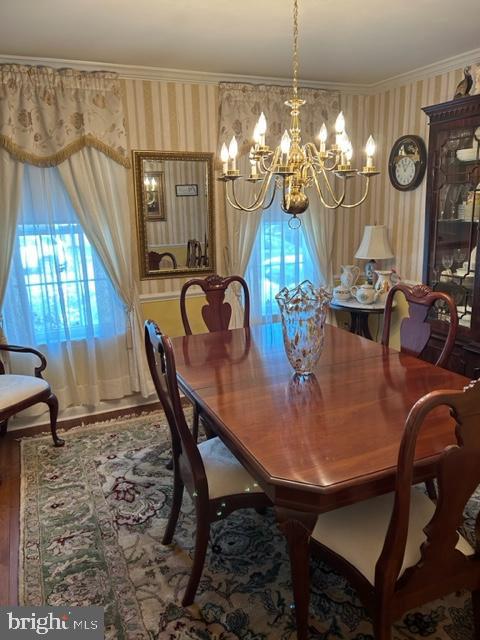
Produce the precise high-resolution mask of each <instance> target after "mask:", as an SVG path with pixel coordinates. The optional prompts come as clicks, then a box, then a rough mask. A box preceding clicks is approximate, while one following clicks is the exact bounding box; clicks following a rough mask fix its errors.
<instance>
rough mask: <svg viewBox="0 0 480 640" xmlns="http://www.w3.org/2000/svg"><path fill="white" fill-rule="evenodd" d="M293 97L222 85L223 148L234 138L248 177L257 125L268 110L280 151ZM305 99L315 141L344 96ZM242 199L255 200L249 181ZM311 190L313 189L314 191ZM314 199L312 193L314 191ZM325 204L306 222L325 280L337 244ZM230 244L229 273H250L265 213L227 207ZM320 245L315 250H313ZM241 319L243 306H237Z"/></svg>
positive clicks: (305, 121)
mask: <svg viewBox="0 0 480 640" xmlns="http://www.w3.org/2000/svg"><path fill="white" fill-rule="evenodd" d="M290 97H291V89H290V88H289V87H278V86H266V85H248V84H233V83H221V84H220V123H219V144H220V146H221V145H222V144H223V143H224V142H226V143H227V146H228V142H229V140H230V139H231V137H232V136H233V135H235V136H236V138H237V142H238V144H239V155H238V158H239V168H240V170H241V172H242V173H243V175H245V174H248V173H249V166H248V153H249V150H250V147H251V145H252V135H253V129H254V127H255V124H256V122H257V120H258V117H259V116H260V113H261V112H262V111H263V112H264V113H265V116H266V118H267V123H268V128H267V144H269V145H270V147H275V146H276V145H278V144H279V142H280V138H281V135H282V133H283V131H284V130H285V129H288V128H289V127H290V110H289V108H288V107H287V106H286V105H285V104H284V103H285V101H286V100H288V99H289V98H290ZM300 97H301V98H303V99H304V100H306V104H305V105H304V106H303V107H302V109H301V128H302V135H303V137H304V140H314V139H315V138H316V136H317V135H318V131H319V129H320V126H321V124H322V122H325V123H326V125H327V126H329V127H330V128H331V127H332V126H333V123H334V120H335V118H336V116H337V114H338V111H339V95H338V93H335V92H329V91H323V90H320V89H301V90H300ZM235 189H236V191H237V192H238V198H239V200H240V201H243V202H245V201H248V200H251V199H252V196H253V192H254V189H252V186H251V185H250V184H249V183H245V182H244V181H242V180H238V181H237V182H236V184H235ZM310 191H311V190H310ZM309 195H310V193H309ZM327 213H328V212H327V211H326V210H325V209H324V208H323V207H321V206H319V205H318V206H315V207H314V210H312V211H311V212H310V214H307V217H309V216H310V217H311V218H312V220H311V221H308V222H307V224H306V231H307V233H309V234H310V235H311V236H312V237H313V236H314V235H315V238H314V239H311V240H310V241H309V242H310V245H312V249H314V250H312V256H313V258H314V260H315V261H316V264H317V267H318V270H319V272H320V274H321V280H322V281H323V282H327V281H328V280H330V279H331V276H330V275H329V273H330V272H331V266H330V258H331V249H332V244H333V228H332V227H331V224H330V222H331V220H330V216H328V215H327ZM225 215H226V227H227V242H228V245H227V247H226V250H225V253H226V265H227V271H228V273H229V274H237V275H244V274H245V270H246V268H247V265H248V263H249V259H250V255H251V252H252V248H253V245H254V242H255V238H256V236H257V231H258V227H259V223H260V219H261V216H262V215H264V214H262V212H261V210H260V211H259V212H255V213H245V212H239V211H236V210H235V209H233V207H231V206H230V205H229V204H228V202H227V203H226V212H225ZM303 217H305V214H304V216H303ZM313 243H315V246H313ZM236 314H237V316H236V317H237V318H238V316H239V309H238V305H237V307H236Z"/></svg>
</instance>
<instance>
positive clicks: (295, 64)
mask: <svg viewBox="0 0 480 640" xmlns="http://www.w3.org/2000/svg"><path fill="white" fill-rule="evenodd" d="M297 94H298V0H294V3H293V95H294V97H295V98H296V97H297Z"/></svg>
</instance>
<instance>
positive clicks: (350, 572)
mask: <svg viewBox="0 0 480 640" xmlns="http://www.w3.org/2000/svg"><path fill="white" fill-rule="evenodd" d="M437 407H448V409H449V410H450V413H451V416H452V418H453V420H454V422H455V427H453V426H452V430H453V429H454V431H455V436H456V444H455V445H451V446H449V447H447V448H446V449H445V450H444V451H443V453H442V454H441V455H440V458H439V460H438V463H437V470H438V479H439V483H438V490H439V497H438V501H437V503H434V502H432V501H431V500H430V498H428V497H427V496H426V495H425V493H423V491H421V490H420V489H419V488H418V487H412V481H413V463H414V459H415V445H416V443H417V438H418V435H419V432H420V431H421V430H422V429H423V430H425V431H427V430H428V426H429V424H428V419H429V418H430V419H432V420H433V416H429V414H430V413H431V412H432V410H434V409H436V408H437ZM430 424H431V423H430ZM479 484H480V381H474V382H472V383H471V384H470V385H469V386H468V387H466V388H465V389H464V390H463V391H434V392H432V393H429V394H427V395H426V396H424V397H423V398H421V399H420V400H419V401H418V402H417V403H416V404H415V405H414V406H413V408H412V409H411V411H410V413H409V415H408V418H407V421H406V424H405V431H404V434H403V437H402V441H401V445H400V452H399V455H398V467H397V477H396V483H395V491H394V492H393V493H390V494H386V495H382V496H379V497H376V498H372V499H369V500H364V501H363V502H359V503H356V504H353V505H350V506H347V507H342V508H340V509H337V510H334V511H330V512H327V513H324V514H322V515H320V516H319V517H318V519H317V522H316V525H315V528H314V530H313V533H312V541H311V548H312V551H313V553H315V554H318V555H319V556H321V557H322V559H323V560H326V561H327V562H328V563H329V564H330V565H331V566H332V567H335V568H336V569H338V570H340V571H341V572H342V573H344V574H345V575H346V576H347V577H348V578H349V580H350V582H351V583H352V585H353V586H354V587H355V588H356V589H357V591H358V594H359V596H360V598H361V600H362V601H363V603H364V605H365V606H366V608H367V609H368V610H369V612H370V614H371V616H372V619H373V628H374V637H375V640H390V638H391V625H392V623H393V622H394V621H395V620H398V619H399V618H400V617H401V616H402V615H403V614H404V613H405V612H407V611H408V610H410V609H413V608H415V607H417V606H420V605H422V604H424V603H427V602H431V601H433V600H436V599H437V598H440V597H442V596H444V595H447V594H449V593H451V592H454V591H459V590H461V589H468V590H470V591H471V592H472V601H473V609H474V613H473V617H474V622H475V636H474V637H475V638H476V640H479V639H480V555H479V554H478V549H480V546H479V545H480V527H479V524H480V517H479V516H478V515H477V520H476V527H475V549H473V548H472V547H471V546H470V544H469V543H468V542H467V540H466V539H465V538H464V537H463V536H462V535H461V534H459V532H458V529H459V527H460V526H461V524H462V521H463V512H464V508H465V506H466V504H467V502H468V500H469V499H470V497H471V496H472V494H473V493H474V491H475V490H476V488H477V487H478V485H479Z"/></svg>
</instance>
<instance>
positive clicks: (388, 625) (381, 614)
mask: <svg viewBox="0 0 480 640" xmlns="http://www.w3.org/2000/svg"><path fill="white" fill-rule="evenodd" d="M373 637H374V639H375V640H391V638H392V621H391V620H390V618H389V617H388V616H387V615H385V610H384V609H380V610H378V611H377V613H376V615H375V617H374V619H373Z"/></svg>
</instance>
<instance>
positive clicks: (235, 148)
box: [228, 136, 238, 171]
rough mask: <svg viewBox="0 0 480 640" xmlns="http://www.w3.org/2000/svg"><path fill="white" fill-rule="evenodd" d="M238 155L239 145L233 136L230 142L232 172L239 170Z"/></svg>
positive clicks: (229, 152)
mask: <svg viewBox="0 0 480 640" xmlns="http://www.w3.org/2000/svg"><path fill="white" fill-rule="evenodd" d="M237 153H238V144H237V139H236V138H235V136H232V139H231V140H230V144H229V145H228V155H229V157H230V160H231V161H232V171H235V170H236V168H237V163H236V158H237Z"/></svg>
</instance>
